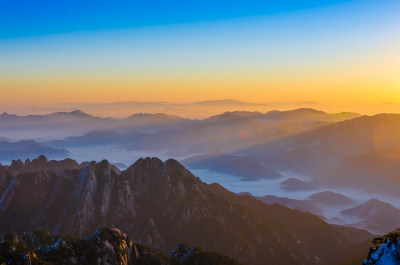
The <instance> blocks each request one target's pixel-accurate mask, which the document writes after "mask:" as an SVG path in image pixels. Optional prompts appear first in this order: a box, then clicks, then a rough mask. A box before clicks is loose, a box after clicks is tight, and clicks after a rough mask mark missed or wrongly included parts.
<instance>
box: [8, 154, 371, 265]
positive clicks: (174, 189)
mask: <svg viewBox="0 0 400 265" xmlns="http://www.w3.org/2000/svg"><path fill="white" fill-rule="evenodd" d="M35 165H36V166H35ZM0 198H1V199H0V232H2V233H5V232H18V233H22V232H24V231H34V230H41V229H43V230H48V231H50V232H51V233H53V234H59V233H69V234H74V235H77V236H88V235H90V234H92V233H94V232H95V231H96V229H97V227H102V226H108V225H112V226H116V227H118V228H120V229H122V230H123V231H125V232H126V233H127V234H128V235H129V236H131V237H133V238H135V239H136V240H137V242H140V243H141V244H145V245H148V246H150V247H152V248H154V249H155V250H157V251H162V252H163V253H167V252H169V251H170V250H171V249H173V248H174V247H175V246H176V244H178V243H179V242H185V243H187V244H189V245H193V246H200V247H202V248H204V249H205V250H212V251H218V252H222V253H225V254H227V255H228V256H231V257H233V258H235V259H237V260H238V261H240V262H243V263H245V264H248V265H250V264H252V265H258V264H260V265H261V264H263V265H265V264H275V265H283V264H324V265H329V264H333V263H334V262H336V261H337V260H339V259H340V254H338V253H345V251H346V250H347V249H350V248H352V247H355V246H357V244H358V243H361V242H362V241H364V240H366V239H368V238H369V237H370V236H371V235H370V234H369V233H367V232H365V231H362V230H357V229H352V228H345V227H340V226H333V225H329V224H327V223H325V222H324V221H322V220H321V219H319V218H318V217H316V216H314V215H311V214H307V213H301V212H298V211H295V210H290V209H288V208H285V207H283V206H279V205H265V204H264V203H262V202H260V201H258V200H257V199H255V198H252V197H251V196H237V195H235V194H233V193H231V192H229V191H227V190H226V189H224V188H223V187H221V186H220V185H218V184H211V185H208V184H205V183H203V182H202V181H200V179H199V178H197V177H195V176H193V175H192V174H191V173H190V172H189V171H188V170H187V169H185V168H184V167H183V166H182V165H181V164H179V163H178V162H177V161H175V160H173V159H170V160H167V161H166V162H165V163H164V162H162V161H161V160H159V159H157V158H146V159H139V160H138V161H137V162H136V163H134V164H133V165H132V166H130V167H129V168H128V169H127V170H125V171H123V172H119V170H118V169H117V168H115V167H114V166H113V165H111V164H109V163H108V162H107V161H106V160H104V161H102V162H100V163H96V162H90V163H84V164H80V165H79V164H77V163H76V162H74V161H73V160H63V161H47V159H46V158H45V157H39V158H38V159H35V160H33V161H27V162H26V163H22V162H14V163H12V164H11V165H10V166H0Z"/></svg>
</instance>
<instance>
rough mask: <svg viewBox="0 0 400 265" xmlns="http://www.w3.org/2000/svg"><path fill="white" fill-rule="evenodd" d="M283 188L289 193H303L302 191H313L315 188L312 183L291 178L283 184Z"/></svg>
mask: <svg viewBox="0 0 400 265" xmlns="http://www.w3.org/2000/svg"><path fill="white" fill-rule="evenodd" d="M281 187H282V189H284V190H287V191H302V190H313V189H315V187H313V186H312V185H311V184H310V183H308V182H305V181H302V180H300V179H297V178H290V179H287V180H285V181H282V182H281Z"/></svg>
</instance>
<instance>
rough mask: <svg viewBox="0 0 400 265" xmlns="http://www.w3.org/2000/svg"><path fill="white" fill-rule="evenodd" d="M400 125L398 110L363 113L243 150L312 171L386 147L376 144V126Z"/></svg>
mask: <svg viewBox="0 0 400 265" xmlns="http://www.w3.org/2000/svg"><path fill="white" fill-rule="evenodd" d="M399 125H400V115H397V114H379V115H375V116H371V117H370V116H362V117H359V118H354V119H351V120H346V121H341V122H337V123H333V124H329V125H326V126H321V127H318V128H315V129H312V130H309V131H306V132H304V133H300V134H296V135H293V136H288V137H286V138H281V139H278V140H276V141H273V142H269V143H265V144H263V145H260V146H257V147H255V148H252V149H249V150H243V153H246V154H248V155H252V156H257V157H259V158H260V159H263V160H264V161H265V162H267V163H269V164H271V165H272V164H273V165H274V166H275V167H277V168H284V169H285V168H286V169H288V168H289V169H292V170H296V171H305V172H309V171H312V170H313V169H315V168H319V167H324V166H325V165H326V164H329V163H331V162H334V161H336V160H338V159H340V158H343V157H345V156H351V155H357V154H364V153H370V152H372V151H375V150H377V149H382V148H386V147H385V146H380V147H379V146H377V143H376V139H377V137H378V136H377V135H376V134H377V130H378V129H382V128H384V129H387V130H392V129H395V128H397V126H399ZM384 129H383V130H384ZM378 138H379V137H378ZM389 138H390V137H389ZM389 140H390V139H389ZM385 145H386V146H391V147H396V146H400V141H399V139H395V137H393V139H392V141H389V143H385Z"/></svg>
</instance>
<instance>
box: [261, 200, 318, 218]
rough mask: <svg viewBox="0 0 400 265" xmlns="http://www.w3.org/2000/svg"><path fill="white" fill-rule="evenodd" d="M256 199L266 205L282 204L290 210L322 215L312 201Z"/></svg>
mask: <svg viewBox="0 0 400 265" xmlns="http://www.w3.org/2000/svg"><path fill="white" fill-rule="evenodd" d="M255 198H257V199H259V200H260V201H262V202H264V203H266V204H280V205H283V206H285V207H288V208H290V209H296V210H299V211H301V212H305V213H306V212H309V213H313V214H315V215H320V214H321V212H322V211H321V209H319V208H318V207H317V206H315V205H314V203H313V202H312V201H309V200H296V199H291V198H287V197H278V196H273V195H265V196H262V197H261V196H255Z"/></svg>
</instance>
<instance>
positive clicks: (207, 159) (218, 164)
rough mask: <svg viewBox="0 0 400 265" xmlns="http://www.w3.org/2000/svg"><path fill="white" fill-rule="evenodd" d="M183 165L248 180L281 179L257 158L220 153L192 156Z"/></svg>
mask: <svg viewBox="0 0 400 265" xmlns="http://www.w3.org/2000/svg"><path fill="white" fill-rule="evenodd" d="M182 163H183V164H184V165H186V166H187V167H189V168H196V169H208V170H211V171H215V172H220V173H225V174H231V175H236V176H239V177H242V178H243V179H246V180H255V179H261V178H270V179H275V178H279V177H281V175H280V174H279V173H276V172H273V171H271V170H270V169H268V168H267V167H266V166H264V165H263V164H262V163H260V162H259V161H258V160H257V159H255V158H252V157H248V156H235V155H229V154H225V153H222V152H218V151H215V152H212V153H209V154H204V155H198V156H192V157H189V158H187V159H185V160H183V161H182Z"/></svg>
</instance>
